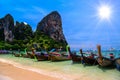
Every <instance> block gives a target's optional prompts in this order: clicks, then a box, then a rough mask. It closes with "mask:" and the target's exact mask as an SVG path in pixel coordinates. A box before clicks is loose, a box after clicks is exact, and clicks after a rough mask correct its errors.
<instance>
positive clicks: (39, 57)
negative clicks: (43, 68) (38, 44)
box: [35, 54, 48, 61]
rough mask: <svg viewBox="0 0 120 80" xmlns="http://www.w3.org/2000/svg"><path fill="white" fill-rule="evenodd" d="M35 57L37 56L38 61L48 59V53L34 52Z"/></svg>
mask: <svg viewBox="0 0 120 80" xmlns="http://www.w3.org/2000/svg"><path fill="white" fill-rule="evenodd" d="M35 57H36V58H37V60H38V61H44V60H48V55H40V54H35Z"/></svg>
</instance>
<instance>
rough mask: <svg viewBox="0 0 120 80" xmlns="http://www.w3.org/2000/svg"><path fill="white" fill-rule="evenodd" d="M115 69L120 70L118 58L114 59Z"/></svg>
mask: <svg viewBox="0 0 120 80" xmlns="http://www.w3.org/2000/svg"><path fill="white" fill-rule="evenodd" d="M115 65H116V69H117V70H119V71H120V58H117V59H116V60H115Z"/></svg>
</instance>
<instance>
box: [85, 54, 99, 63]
mask: <svg viewBox="0 0 120 80" xmlns="http://www.w3.org/2000/svg"><path fill="white" fill-rule="evenodd" d="M83 60H84V63H85V64H90V65H97V64H98V62H97V60H96V59H95V58H89V57H85V56H83Z"/></svg>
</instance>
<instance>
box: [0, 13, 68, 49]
mask: <svg viewBox="0 0 120 80" xmlns="http://www.w3.org/2000/svg"><path fill="white" fill-rule="evenodd" d="M67 44H68V43H67V41H66V39H65V37H64V34H63V30H62V21H61V16H60V14H59V13H58V12H57V11H53V12H51V13H50V14H48V15H47V16H45V17H44V18H43V19H42V20H41V21H40V22H39V23H38V24H37V28H36V31H35V32H33V30H32V28H31V26H30V25H29V24H27V23H25V22H18V21H16V22H14V18H13V17H12V16H11V14H7V15H6V16H5V17H3V18H1V19H0V49H6V50H9V49H12V50H18V49H21V50H23V49H25V48H27V49H28V50H30V49H31V48H36V49H37V50H40V49H43V50H51V49H52V48H63V49H65V47H66V45H67Z"/></svg>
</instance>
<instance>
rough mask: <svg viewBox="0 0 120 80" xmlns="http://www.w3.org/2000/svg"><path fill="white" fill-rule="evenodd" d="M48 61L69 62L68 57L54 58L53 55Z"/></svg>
mask: <svg viewBox="0 0 120 80" xmlns="http://www.w3.org/2000/svg"><path fill="white" fill-rule="evenodd" d="M50 59H51V61H64V60H71V59H70V58H68V57H64V56H54V55H52V56H51V58H50Z"/></svg>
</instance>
